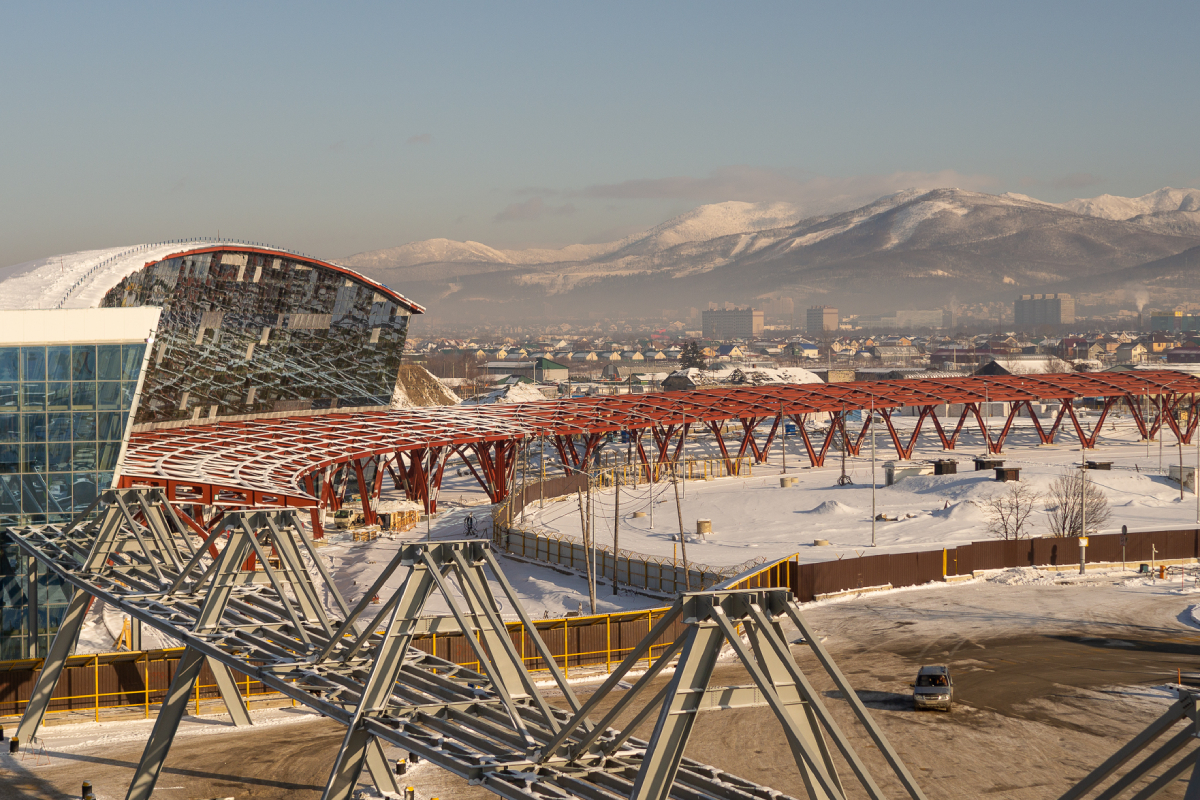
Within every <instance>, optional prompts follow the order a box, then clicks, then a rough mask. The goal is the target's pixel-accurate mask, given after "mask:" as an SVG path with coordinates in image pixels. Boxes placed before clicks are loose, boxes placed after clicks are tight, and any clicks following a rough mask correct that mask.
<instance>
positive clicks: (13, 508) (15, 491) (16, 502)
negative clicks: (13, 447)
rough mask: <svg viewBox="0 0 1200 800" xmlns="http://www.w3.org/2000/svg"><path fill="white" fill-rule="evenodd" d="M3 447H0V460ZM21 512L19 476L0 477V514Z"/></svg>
mask: <svg viewBox="0 0 1200 800" xmlns="http://www.w3.org/2000/svg"><path fill="white" fill-rule="evenodd" d="M4 447H5V446H0V458H3V454H4ZM20 510H21V476H20V475H0V514H16V513H18V512H19V511H20Z"/></svg>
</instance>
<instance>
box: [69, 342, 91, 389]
mask: <svg viewBox="0 0 1200 800" xmlns="http://www.w3.org/2000/svg"><path fill="white" fill-rule="evenodd" d="M71 361H72V369H71V380H73V381H94V380H96V345H94V344H83V345H80V344H77V345H74V346H73V347H72V348H71Z"/></svg>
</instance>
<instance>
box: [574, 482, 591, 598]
mask: <svg viewBox="0 0 1200 800" xmlns="http://www.w3.org/2000/svg"><path fill="white" fill-rule="evenodd" d="M588 495H589V497H590V496H591V487H590V486H589V487H588ZM575 497H576V498H577V499H578V500H579V524H580V526H581V527H582V528H583V567H584V571H585V572H586V578H587V585H588V599H589V600H590V601H591V604H592V613H593V614H595V613H596V590H595V588H594V587H593V586H592V562H591V560H590V559H589V558H588V552H589V547H588V542H589V541H590V540H591V536H590V535H589V531H588V515H587V506H586V504H585V503H584V500H583V490H582V489H576V490H575Z"/></svg>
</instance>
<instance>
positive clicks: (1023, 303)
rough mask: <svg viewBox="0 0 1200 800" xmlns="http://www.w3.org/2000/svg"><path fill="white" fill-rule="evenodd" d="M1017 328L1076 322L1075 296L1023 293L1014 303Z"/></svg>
mask: <svg viewBox="0 0 1200 800" xmlns="http://www.w3.org/2000/svg"><path fill="white" fill-rule="evenodd" d="M1013 317H1014V319H1015V322H1016V326H1017V328H1037V327H1040V326H1043V325H1071V324H1073V323H1074V322H1075V298H1073V297H1071V295H1069V294H1023V295H1021V296H1020V297H1019V298H1017V300H1016V301H1015V302H1014V303H1013Z"/></svg>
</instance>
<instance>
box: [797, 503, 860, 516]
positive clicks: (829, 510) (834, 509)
mask: <svg viewBox="0 0 1200 800" xmlns="http://www.w3.org/2000/svg"><path fill="white" fill-rule="evenodd" d="M804 513H805V514H821V515H826V514H857V513H858V509H857V508H855V507H854V506H848V505H846V504H845V503H843V502H842V501H841V500H826V501H825V502H823V503H821V505H819V506H817V507H816V508H813V509H810V510H808V511H805V512H804Z"/></svg>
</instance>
